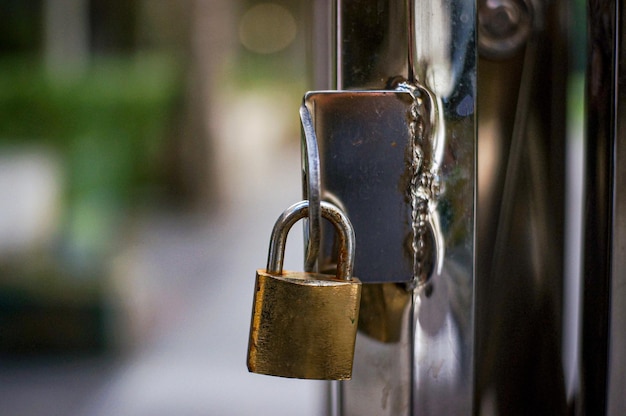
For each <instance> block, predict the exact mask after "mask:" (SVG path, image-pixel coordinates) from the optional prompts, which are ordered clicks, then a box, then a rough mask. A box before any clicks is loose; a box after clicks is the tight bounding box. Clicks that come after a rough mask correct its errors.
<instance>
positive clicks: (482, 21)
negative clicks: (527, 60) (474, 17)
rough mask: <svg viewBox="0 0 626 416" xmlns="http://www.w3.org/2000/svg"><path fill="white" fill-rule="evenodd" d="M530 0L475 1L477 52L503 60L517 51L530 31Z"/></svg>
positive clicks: (531, 24) (531, 30) (531, 23)
mask: <svg viewBox="0 0 626 416" xmlns="http://www.w3.org/2000/svg"><path fill="white" fill-rule="evenodd" d="M537 21H540V18H539V17H538V16H533V7H532V2H531V1H530V0H480V1H479V2H478V50H479V51H480V54H481V56H484V57H488V58H490V59H506V58H509V57H511V56H513V55H514V54H515V53H516V52H518V51H519V50H520V49H521V48H522V47H523V46H524V44H525V43H526V41H527V39H528V37H529V36H530V34H531V33H532V32H533V29H534V28H533V26H534V23H535V22H537Z"/></svg>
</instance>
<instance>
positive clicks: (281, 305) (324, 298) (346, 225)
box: [248, 201, 361, 380]
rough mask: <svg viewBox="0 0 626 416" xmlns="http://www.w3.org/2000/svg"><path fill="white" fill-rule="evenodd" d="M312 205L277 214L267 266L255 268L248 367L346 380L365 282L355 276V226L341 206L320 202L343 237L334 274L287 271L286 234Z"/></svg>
mask: <svg viewBox="0 0 626 416" xmlns="http://www.w3.org/2000/svg"><path fill="white" fill-rule="evenodd" d="M308 210H309V203H308V201H302V202H299V203H297V204H295V205H293V206H291V207H290V208H289V209H287V210H286V211H285V212H284V213H283V214H282V215H281V216H280V217H279V218H278V220H277V221H276V224H275V225H274V229H273V231H272V237H271V241H270V250H269V256H268V261H267V269H266V270H257V273H256V285H255V288H256V290H255V293H254V303H253V306H252V322H251V325H250V340H249V344H248V369H249V370H250V371H252V372H255V373H260V374H268V375H273V376H281V377H292V378H306V379H318V380H348V379H350V378H351V377H352V361H353V358H354V343H355V339H356V331H357V325H358V317H359V302H360V298H361V282H360V281H359V280H358V279H356V278H354V277H352V268H353V266H354V247H355V245H354V230H353V228H352V225H351V224H350V221H349V220H348V218H347V217H346V216H345V214H344V213H343V212H342V211H341V210H340V209H339V208H337V207H336V206H334V205H332V204H330V203H327V202H322V203H321V213H322V217H323V218H326V219H327V220H329V221H330V222H331V223H332V224H333V225H334V226H335V230H336V233H337V235H338V237H339V243H340V249H339V253H338V259H339V262H338V267H337V274H336V276H332V275H325V274H319V273H308V272H292V271H285V270H283V258H284V250H285V243H286V240H287V234H288V232H289V230H290V228H291V227H292V226H293V224H295V223H296V222H297V221H298V220H300V219H302V218H304V217H305V216H307V215H308Z"/></svg>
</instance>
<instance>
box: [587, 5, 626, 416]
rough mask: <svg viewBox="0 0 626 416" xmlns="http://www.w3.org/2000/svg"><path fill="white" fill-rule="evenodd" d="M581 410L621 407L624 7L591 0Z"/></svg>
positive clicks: (625, 255)
mask: <svg viewBox="0 0 626 416" xmlns="http://www.w3.org/2000/svg"><path fill="white" fill-rule="evenodd" d="M587 12H588V25H589V30H588V34H589V38H588V48H589V51H588V61H587V91H586V92H587V145H586V151H587V158H586V183H585V193H586V196H585V230H584V232H585V241H584V243H585V244H584V265H583V271H584V273H583V279H584V282H583V283H584V284H583V305H582V308H583V311H584V315H583V319H582V332H583V333H582V372H581V378H582V380H581V387H582V391H581V397H582V400H581V402H582V403H581V408H580V414H594V415H595V414H597V415H611V416H617V415H623V414H626V395H625V394H624V391H625V389H626V273H625V272H624V271H625V270H626V194H625V193H624V189H626V132H625V129H626V125H625V123H626V91H624V88H623V86H624V85H623V80H624V79H625V77H626V27H625V23H626V10H624V7H623V5H622V4H621V3H620V2H613V1H608V0H602V1H590V2H589V4H588V8H587Z"/></svg>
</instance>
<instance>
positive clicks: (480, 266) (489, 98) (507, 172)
mask: <svg viewBox="0 0 626 416" xmlns="http://www.w3.org/2000/svg"><path fill="white" fill-rule="evenodd" d="M533 5H534V14H533V15H534V16H538V15H541V16H543V20H542V24H541V25H540V24H539V22H534V23H533V28H534V30H533V31H532V32H531V33H529V35H528V39H527V41H526V43H525V44H524V47H523V48H521V49H519V50H518V51H517V52H516V53H514V54H512V55H510V56H508V57H506V58H505V59H504V58H502V57H500V58H501V59H498V60H494V59H493V58H492V56H490V54H486V55H481V56H480V60H479V63H478V74H479V78H478V91H479V93H478V94H479V95H478V98H479V99H478V105H479V117H478V148H479V154H478V202H477V242H476V244H477V245H476V254H477V255H476V267H477V270H476V305H477V307H476V345H475V351H476V353H475V360H476V364H475V372H476V378H475V411H476V412H477V414H481V415H482V414H485V415H510V414H550V415H565V414H568V412H570V411H571V406H573V404H574V400H575V396H570V398H568V397H567V396H566V385H565V376H564V369H563V366H564V361H565V360H564V357H563V351H564V350H565V348H566V346H567V345H570V343H572V342H573V343H576V342H577V340H576V339H564V338H563V335H564V332H563V329H562V328H563V326H564V316H563V288H564V285H565V284H566V283H569V282H566V281H565V280H564V278H563V241H564V237H563V236H564V225H563V217H564V184H565V168H564V161H565V147H564V146H565V102H566V99H565V97H566V77H565V76H564V75H563V74H565V73H566V72H567V60H566V58H567V55H566V54H567V47H566V41H565V38H564V33H565V32H564V30H563V27H562V21H561V20H560V16H562V13H563V9H562V8H563V6H564V2H559V1H553V2H534V3H533ZM539 8H541V10H539ZM479 36H480V34H479ZM479 43H480V40H479Z"/></svg>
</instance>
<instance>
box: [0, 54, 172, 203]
mask: <svg viewBox="0 0 626 416" xmlns="http://www.w3.org/2000/svg"><path fill="white" fill-rule="evenodd" d="M181 86H182V85H181V76H180V71H179V68H177V65H176V63H175V62H173V61H172V60H168V59H166V57H163V56H149V55H146V56H141V55H139V56H135V57H132V58H126V59H123V58H98V59H97V60H96V61H94V62H93V63H92V65H90V67H89V69H88V70H87V71H86V72H85V73H84V74H81V75H80V76H73V75H69V74H68V75H66V74H58V75H56V76H54V75H52V74H50V73H48V72H47V71H46V70H45V68H44V67H43V66H42V65H40V64H39V63H38V62H37V60H36V59H30V58H24V57H19V58H4V59H2V60H0V145H23V144H44V145H47V146H50V147H53V148H54V149H56V150H58V151H59V152H60V154H61V155H62V156H63V157H64V158H65V159H66V160H65V161H66V163H67V166H68V172H67V173H68V176H69V178H68V181H69V183H68V187H69V192H70V196H71V197H75V196H77V194H81V193H83V192H91V191H92V190H94V189H99V190H100V191H102V192H108V193H111V194H115V195H116V196H117V197H118V198H123V199H124V200H130V198H132V194H133V192H134V190H135V188H136V187H137V186H140V185H144V184H149V183H150V182H152V181H154V180H156V179H157V178H158V176H159V155H160V152H161V151H162V150H163V145H164V142H165V138H166V134H167V128H168V122H169V121H170V119H171V117H170V114H171V111H172V108H173V105H174V103H175V100H176V98H177V97H178V95H179V93H180V90H181Z"/></svg>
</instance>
